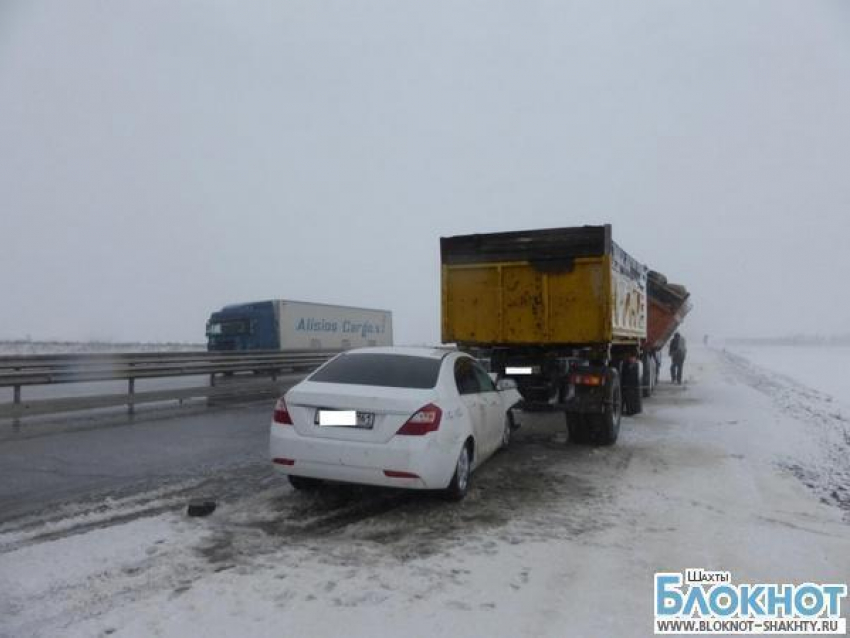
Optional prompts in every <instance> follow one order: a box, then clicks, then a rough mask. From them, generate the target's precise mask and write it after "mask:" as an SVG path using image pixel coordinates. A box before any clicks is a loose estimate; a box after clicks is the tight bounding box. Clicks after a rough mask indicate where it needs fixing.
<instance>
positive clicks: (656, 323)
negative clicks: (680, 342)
mask: <svg viewBox="0 0 850 638" xmlns="http://www.w3.org/2000/svg"><path fill="white" fill-rule="evenodd" d="M647 295H648V298H649V322H648V324H647V329H646V345H645V347H646V348H647V349H648V350H660V349H661V348H663V347H664V344H665V343H667V340H668V339H670V337H671V336H672V335H673V333H674V332H676V329H677V328H678V327H679V326H680V325H681V323H682V321H683V320H684V319H685V315H687V314H688V312H690V310H691V304H690V302H689V301H688V297H689V296H690V293H689V292H688V291H687V290H686V289H685V287H684V286H680V285H678V284H671V283H669V282H668V281H667V278H666V277H665V276H664V275H662V274H661V273H659V272H656V271H654V270H650V271H649V273H648V276H647Z"/></svg>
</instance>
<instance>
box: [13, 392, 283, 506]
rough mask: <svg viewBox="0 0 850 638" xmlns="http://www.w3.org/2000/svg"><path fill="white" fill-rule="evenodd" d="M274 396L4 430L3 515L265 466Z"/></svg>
mask: <svg viewBox="0 0 850 638" xmlns="http://www.w3.org/2000/svg"><path fill="white" fill-rule="evenodd" d="M273 403H274V401H273V400H265V401H258V402H254V403H250V404H247V405H240V406H232V407H213V408H206V407H204V406H194V407H188V408H184V409H182V410H180V409H178V410H172V411H171V412H167V413H162V412H152V413H146V414H143V415H140V416H137V417H136V418H135V419H134V420H129V419H128V418H127V417H123V416H117V415H108V416H105V417H101V418H90V419H85V418H80V417H74V418H71V417H69V418H68V419H65V420H60V421H55V420H54V421H53V422H50V423H38V424H26V423H25V424H24V425H23V426H22V427H21V428H20V429H18V430H15V429H13V428H12V426H10V425H6V426H4V428H3V431H2V432H0V522H3V521H7V520H10V519H13V518H17V517H20V516H21V515H24V514H30V513H34V512H37V511H42V510H45V509H49V508H51V507H56V506H59V505H61V504H62V503H65V502H69V501H74V500H82V499H85V500H91V499H93V498H97V497H98V496H99V495H101V494H102V495H104V497H105V496H106V495H109V496H114V495H121V494H127V493H132V492H134V491H142V490H150V489H155V488H156V487H158V486H160V485H164V484H169V483H174V482H178V481H186V480H191V479H203V478H207V477H211V476H216V475H220V474H222V473H224V472H226V471H229V470H230V469H231V468H235V467H245V466H251V465H254V464H256V465H262V466H266V465H267V461H266V452H267V446H268V427H269V420H270V417H271V412H272V407H273Z"/></svg>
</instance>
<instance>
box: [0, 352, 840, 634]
mask: <svg viewBox="0 0 850 638" xmlns="http://www.w3.org/2000/svg"><path fill="white" fill-rule="evenodd" d="M688 363H689V365H688V369H687V370H686V372H687V376H688V383H687V384H686V386H684V387H681V388H680V387H673V386H669V385H664V386H662V387H661V388H660V389H659V392H658V394H657V396H656V397H654V398H653V399H652V400H651V401H649V402H647V404H646V411H645V413H644V414H642V415H640V416H638V417H634V418H631V419H628V420H624V422H623V430H622V432H621V438H620V441H619V443H618V444H617V446H615V447H613V448H610V449H590V448H583V447H579V446H573V445H566V444H565V437H564V434H563V430H564V428H563V425H562V421H561V418H559V417H558V416H557V415H534V416H533V417H532V416H530V415H529V416H527V417H526V419H525V422H526V425H525V426H524V428H523V430H521V431H520V433H519V434H520V436H518V437H517V440H516V442H515V445H514V447H513V448H512V449H511V450H509V451H508V452H507V453H503V454H500V455H498V456H497V457H496V458H494V459H493V460H491V461H490V462H489V463H488V464H487V465H486V466H485V467H484V468H482V470H481V471H480V472H479V474H478V475H477V476H476V483H475V488H474V489H473V491H472V492H471V494H470V497H469V498H468V499H467V501H465V502H463V503H461V504H459V505H454V504H447V503H444V502H442V501H439V500H438V499H433V498H427V497H424V498H423V497H422V496H421V495H418V494H407V493H396V492H388V491H382V490H358V489H345V488H339V489H332V490H328V491H327V492H325V493H322V494H318V495H301V494H294V493H293V492H292V491H291V490H290V489H289V488H288V486H285V485H284V484H283V483H282V482H280V481H277V480H274V478H271V477H268V476H267V475H264V474H263V475H257V476H234V477H233V483H234V489H233V492H232V493H233V496H232V497H231V498H226V499H223V501H222V503H221V506H220V507H219V509H218V510H217V511H216V512H215V514H213V515H212V516H211V517H210V518H208V519H188V518H185V517H184V516H183V515H182V514H181V513H180V512H179V510H177V506H176V505H174V503H173V500H174V499H173V495H171V494H160V495H153V496H152V497H151V498H150V499H149V500H146V501H145V507H147V508H148V510H147V511H148V512H149V513H150V514H152V515H149V516H143V517H141V518H132V517H131V516H130V517H128V518H127V519H122V518H121V517H120V514H121V513H122V512H125V511H126V512H128V513H129V512H131V511H132V508H133V507H136V508H138V507H139V500H138V498H136V499H135V500H126V501H122V500H116V501H115V502H114V503H109V504H107V506H106V507H105V510H106V512H105V513H101V514H92V512H91V511H86V513H85V514H82V513H81V514H80V516H89V517H91V516H98V515H101V516H102V517H103V518H102V521H103V524H104V525H105V526H103V527H98V526H94V527H92V528H84V529H85V530H87V531H84V532H83V533H73V534H70V535H62V534H61V531H62V525H67V526H68V528H69V529H71V528H74V523H73V518H74V515H73V514H71V516H69V517H68V518H69V519H70V520H69V521H66V522H63V521H59V522H54V523H52V525H54V531H58V532H60V533H59V534H52V535H49V536H47V537H46V538H39V534H41V533H43V532H44V530H40V529H38V527H37V526H30V527H25V528H14V529H12V528H9V529H3V528H0V592H2V594H0V635H4V636H5V635H8V636H28V635H65V636H92V635H116V636H150V635H162V636H184V635H205V636H232V635H252V636H253V635H257V636H279V635H282V634H286V635H309V636H335V635H340V634H345V635H347V636H382V635H399V634H401V635H429V636H456V635H465V636H473V635H488V636H517V635H522V636H563V635H576V636H647V635H651V632H652V623H651V620H652V608H651V600H652V575H653V573H654V572H655V571H661V570H667V571H674V570H682V569H685V568H689V567H705V568H710V569H725V570H730V571H732V572H733V576H734V577H735V579H736V580H742V581H745V580H749V581H754V582H766V581H771V580H773V581H779V582H802V581H815V582H818V581H822V582H826V581H829V582H847V580H848V577H849V576H850V525H848V521H847V519H846V516H847V512H846V511H843V510H842V509H841V506H845V505H846V502H847V501H846V500H844V496H843V495H846V492H843V491H841V490H839V488H843V489H846V488H847V484H848V481H847V477H848V476H850V474H848V473H847V469H848V468H847V462H848V449H850V439H848V438H847V422H846V421H844V420H843V417H841V415H838V416H835V415H832V414H831V413H830V410H829V409H828V407H825V405H824V404H823V403H821V399H820V398H819V397H817V396H814V395H811V394H810V393H808V391H807V390H806V389H805V388H801V387H799V386H796V385H795V384H793V382H790V381H788V380H786V379H777V378H775V377H774V376H773V375H771V374H769V373H766V372H765V371H764V370H761V369H759V368H756V367H755V366H752V365H750V364H748V363H747V362H746V361H744V360H742V359H740V358H737V357H734V356H729V355H726V354H723V353H717V352H713V351H708V350H700V349H695V350H694V352H693V353H692V355H691V360H690V361H689V362H688ZM798 478H803V479H804V480H805V481H806V482H807V483H809V484H810V487H807V486H806V485H804V484H803V483H801V482H800V481H799V480H798ZM237 487H238V488H239V489H237ZM833 491H834V492H835V493H836V494H837V495H838V496H837V497H836V498H833V497H832V492H833ZM169 499H172V500H169ZM821 499H823V500H821ZM160 505H161V506H162V507H163V508H164V513H163V512H161V511H158V510H157V509H156V508H157V507H158V506H160ZM171 507H174V510H171V509H169V508H171ZM142 509H144V508H142ZM843 517H844V518H843ZM95 520H97V519H95ZM77 531H78V532H79V527H78V528H77ZM843 611H844V613H845V615H846V614H847V611H848V610H847V609H846V608H845V609H844V610H843Z"/></svg>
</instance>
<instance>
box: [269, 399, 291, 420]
mask: <svg viewBox="0 0 850 638" xmlns="http://www.w3.org/2000/svg"><path fill="white" fill-rule="evenodd" d="M272 421H274V422H275V423H278V424H280V425H292V417H290V416H289V409H288V408H287V407H286V401H284V400H283V397H280V398H279V399H278V400H277V403H276V404H275V406H274V416H273V417H272Z"/></svg>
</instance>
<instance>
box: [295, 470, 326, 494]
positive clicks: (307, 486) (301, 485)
mask: <svg viewBox="0 0 850 638" xmlns="http://www.w3.org/2000/svg"><path fill="white" fill-rule="evenodd" d="M289 484H290V485H291V486H292V487H294V488H295V489H296V490H299V491H305V490H315V489H316V488H317V487H320V486H321V485H322V482H321V481H320V480H319V479H314V478H308V477H306V476H292V474H290V475H289Z"/></svg>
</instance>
